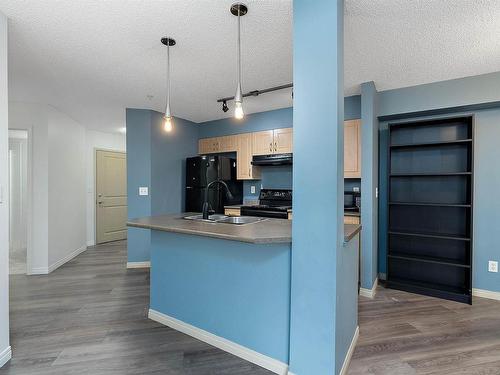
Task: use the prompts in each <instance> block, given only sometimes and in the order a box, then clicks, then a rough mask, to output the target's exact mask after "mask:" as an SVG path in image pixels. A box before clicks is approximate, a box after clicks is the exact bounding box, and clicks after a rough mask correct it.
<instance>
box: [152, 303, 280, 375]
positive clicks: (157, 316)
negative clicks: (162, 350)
mask: <svg viewBox="0 0 500 375" xmlns="http://www.w3.org/2000/svg"><path fill="white" fill-rule="evenodd" d="M148 317H149V319H151V320H154V321H155V322H158V323H161V324H164V325H166V326H168V327H170V328H173V329H175V330H177V331H180V332H182V333H185V334H186V335H189V336H192V337H194V338H196V339H198V340H201V341H203V342H206V343H207V344H210V345H212V346H215V347H216V348H219V349H222V350H224V351H226V352H228V353H231V354H233V355H235V356H237V357H240V358H243V359H244V360H246V361H249V362H251V363H254V364H256V365H258V366H261V367H264V368H265V369H267V370H269V371H272V372H274V373H275V374H279V375H287V373H288V365H287V364H286V363H283V362H281V361H278V360H277V359H274V358H271V357H268V356H267V355H264V354H261V353H258V352H256V351H254V350H252V349H249V348H246V347H244V346H241V345H239V344H236V343H235V342H232V341H229V340H227V339H225V338H223V337H219V336H216V335H214V334H213V333H210V332H207V331H205V330H203V329H201V328H197V327H194V326H192V325H190V324H188V323H184V322H182V321H180V320H177V319H175V318H172V317H170V316H168V315H165V314H163V313H160V312H158V311H155V310H152V309H149V314H148Z"/></svg>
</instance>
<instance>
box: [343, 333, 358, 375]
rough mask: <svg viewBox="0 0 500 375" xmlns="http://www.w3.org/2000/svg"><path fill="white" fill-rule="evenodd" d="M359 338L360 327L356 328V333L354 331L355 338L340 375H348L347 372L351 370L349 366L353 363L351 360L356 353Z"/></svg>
mask: <svg viewBox="0 0 500 375" xmlns="http://www.w3.org/2000/svg"><path fill="white" fill-rule="evenodd" d="M358 338H359V326H357V327H356V331H354V336H353V337H352V341H351V345H350V346H349V350H348V351H347V354H346V355H345V359H344V364H343V365H342V368H341V369H340V372H339V375H344V374H347V370H348V369H349V364H350V363H351V358H352V355H353V353H354V349H356V343H357V342H358Z"/></svg>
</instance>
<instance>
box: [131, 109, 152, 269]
mask: <svg viewBox="0 0 500 375" xmlns="http://www.w3.org/2000/svg"><path fill="white" fill-rule="evenodd" d="M126 124H127V197H128V198H127V204H128V212H127V216H128V218H129V219H132V218H136V217H141V216H150V215H151V196H150V195H148V196H139V187H140V186H148V187H150V186H151V126H150V124H151V111H150V110H146V109H127V110H126ZM150 246H151V234H150V231H149V230H147V229H140V228H130V227H129V228H128V229H127V252H128V261H129V262H142V261H147V260H149V248H150Z"/></svg>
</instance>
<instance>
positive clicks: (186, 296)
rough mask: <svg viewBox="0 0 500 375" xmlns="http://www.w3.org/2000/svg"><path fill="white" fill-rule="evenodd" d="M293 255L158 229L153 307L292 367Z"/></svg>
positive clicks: (283, 248)
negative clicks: (291, 291) (291, 268)
mask: <svg viewBox="0 0 500 375" xmlns="http://www.w3.org/2000/svg"><path fill="white" fill-rule="evenodd" d="M290 251H291V249H290V244H272V245H263V244H248V243H243V242H237V241H227V240H220V239H214V238H208V237H198V236H191V235H183V234H177V233H167V232H160V231H152V249H151V303H150V307H151V309H153V310H155V311H158V312H161V313H163V314H166V315H168V316H170V317H173V318H175V319H178V320H181V321H183V322H185V323H188V324H191V325H193V326H195V327H198V328H201V329H203V330H205V331H208V332H210V333H213V334H215V335H217V336H220V337H223V338H225V339H227V340H230V341H233V342H235V343H238V344H240V345H243V346H245V347H247V348H250V349H253V350H255V351H257V352H259V353H262V354H265V355H267V356H269V357H272V358H274V359H277V360H279V361H281V362H283V363H288V348H289V346H288V345H289V341H288V340H289V330H290Z"/></svg>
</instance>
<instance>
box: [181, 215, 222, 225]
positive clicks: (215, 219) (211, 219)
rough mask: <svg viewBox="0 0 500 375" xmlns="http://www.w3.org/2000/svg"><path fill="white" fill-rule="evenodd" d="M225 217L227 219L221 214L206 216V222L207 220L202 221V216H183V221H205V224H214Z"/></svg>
mask: <svg viewBox="0 0 500 375" xmlns="http://www.w3.org/2000/svg"><path fill="white" fill-rule="evenodd" d="M227 217H229V216H226V215H222V214H213V215H209V216H208V220H207V219H203V215H202V214H199V215H191V216H184V219H186V220H196V221H205V222H208V223H216V222H218V221H220V220H223V219H226V218H227Z"/></svg>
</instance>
